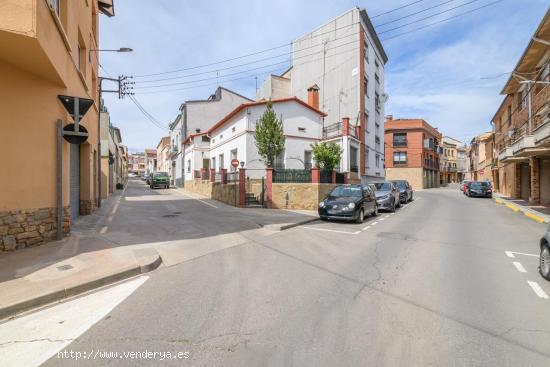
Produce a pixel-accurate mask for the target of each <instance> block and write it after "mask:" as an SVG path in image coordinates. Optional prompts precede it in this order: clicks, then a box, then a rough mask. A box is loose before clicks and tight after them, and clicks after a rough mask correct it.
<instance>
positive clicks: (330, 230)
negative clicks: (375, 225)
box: [302, 226, 360, 234]
mask: <svg viewBox="0 0 550 367" xmlns="http://www.w3.org/2000/svg"><path fill="white" fill-rule="evenodd" d="M302 228H305V229H312V230H314V231H325V232H336V233H345V234H358V233H360V231H357V232H347V231H338V230H336V229H327V228H315V227H306V226H303V227H302Z"/></svg>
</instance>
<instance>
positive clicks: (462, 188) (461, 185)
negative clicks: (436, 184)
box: [458, 180, 469, 191]
mask: <svg viewBox="0 0 550 367" xmlns="http://www.w3.org/2000/svg"><path fill="white" fill-rule="evenodd" d="M466 182H469V181H468V180H462V182H461V183H460V185H459V186H458V188H459V189H460V191H464V186H465V185H466Z"/></svg>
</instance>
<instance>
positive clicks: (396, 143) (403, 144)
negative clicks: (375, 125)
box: [393, 140, 408, 147]
mask: <svg viewBox="0 0 550 367" xmlns="http://www.w3.org/2000/svg"><path fill="white" fill-rule="evenodd" d="M407 145H408V144H407V141H406V140H405V141H396V140H394V141H393V146H394V147H406V146H407Z"/></svg>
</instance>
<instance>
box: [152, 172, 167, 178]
mask: <svg viewBox="0 0 550 367" xmlns="http://www.w3.org/2000/svg"><path fill="white" fill-rule="evenodd" d="M153 177H168V173H166V172H155V173H154V174H153Z"/></svg>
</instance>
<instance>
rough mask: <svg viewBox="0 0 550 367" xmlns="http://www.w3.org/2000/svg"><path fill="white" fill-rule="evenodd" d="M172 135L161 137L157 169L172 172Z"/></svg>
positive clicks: (158, 147)
mask: <svg viewBox="0 0 550 367" xmlns="http://www.w3.org/2000/svg"><path fill="white" fill-rule="evenodd" d="M170 149H171V145H170V137H169V136H165V137H162V138H160V141H159V143H158V145H157V167H156V171H160V172H170V169H171V166H172V160H171V159H170Z"/></svg>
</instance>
